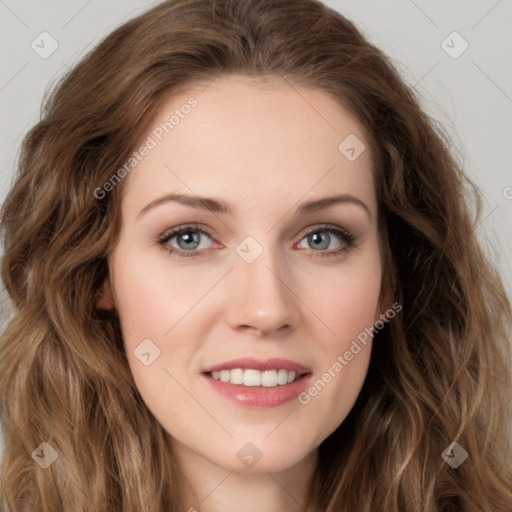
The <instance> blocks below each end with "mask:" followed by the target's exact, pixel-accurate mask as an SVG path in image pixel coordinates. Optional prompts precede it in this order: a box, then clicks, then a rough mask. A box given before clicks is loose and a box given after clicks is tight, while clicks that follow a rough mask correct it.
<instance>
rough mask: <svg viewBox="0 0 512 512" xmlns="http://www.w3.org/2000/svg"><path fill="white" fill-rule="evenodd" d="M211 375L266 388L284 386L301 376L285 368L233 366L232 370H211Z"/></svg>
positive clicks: (242, 384)
mask: <svg viewBox="0 0 512 512" xmlns="http://www.w3.org/2000/svg"><path fill="white" fill-rule="evenodd" d="M210 375H211V376H212V377H213V378H214V379H215V380H218V381H220V382H230V383H231V384H238V385H240V386H251V387H252V386H263V387H266V388H274V387H276V386H284V385H285V384H290V383H292V382H294V381H295V380H298V379H299V378H300V377H301V375H300V374H298V373H297V372H294V371H288V370H285V369H284V368H281V369H275V370H265V371H260V370H255V369H245V370H244V369H242V368H233V369H231V370H221V371H217V372H211V373H210Z"/></svg>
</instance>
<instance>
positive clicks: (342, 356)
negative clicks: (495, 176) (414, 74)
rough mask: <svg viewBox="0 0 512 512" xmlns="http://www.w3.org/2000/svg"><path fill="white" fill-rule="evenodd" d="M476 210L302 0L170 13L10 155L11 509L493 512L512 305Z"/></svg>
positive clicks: (67, 88) (499, 503)
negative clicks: (14, 163)
mask: <svg viewBox="0 0 512 512" xmlns="http://www.w3.org/2000/svg"><path fill="white" fill-rule="evenodd" d="M470 190H472V191H473V197H474V198H475V200H476V205H477V207H478V208H479V205H480V203H479V201H480V199H479V194H478V191H477V190H476V188H475V187H474V185H473V184H472V183H471V181H470V180H469V179H468V178H467V177H466V176H465V175H464V174H463V172H462V170H461V169H460V168H459V167H458V164H457V162H455V160H454V159H453V158H452V157H451V156H450V154H449V152H448V150H447V143H446V140H445V139H444V138H443V135H442V134H441V133H440V131H439V130H438V129H437V128H435V127H434V124H433V122H432V121H431V120H430V119H429V118H428V117H427V116H426V114H425V113H423V112H422V111H421V109H420V108H419V106H418V103H417V101H416V99H415V97H414V95H413V94H412V92H411V91H410V89H409V88H408V87H407V86H406V85H405V84H404V83H403V82H402V80H401V79H400V77H399V76H398V74H397V73H396V71H395V70H394V69H393V68H392V66H391V65H390V63H389V61H388V60H387V59H386V57H385V56H384V55H383V54H382V53H381V52H380V51H379V50H378V49H376V48H375V47H373V46H372V45H370V44H369V43H368V42H367V41H366V40H365V39H364V38H363V37H362V36H361V34H360V33H359V32H358V31H357V30H356V29H355V27H354V26H353V25H352V24H351V23H350V22H349V21H347V20H346V19H344V18H343V17H342V16H341V15H339V14H337V13H336V12H334V11H332V10H330V9H328V8H326V7H325V6H324V5H322V4H321V3H319V2H317V1H314V0H301V1H299V2H297V1H295V0H294V1H291V0H280V1H278V2H270V1H268V0H247V1H244V2H236V1H227V2H220V1H219V2H212V1H211V0H170V1H166V2H163V3H161V4H159V5H157V6H156V7H154V8H153V9H151V10H150V11H148V12H146V13H144V14H142V15H140V16H139V17H137V18H135V19H133V20H131V21H129V22H128V23H126V24H125V25H123V26H122V27H120V28H118V29H117V30H115V31H114V32H113V33H112V34H111V35H110V36H108V37H107V38H106V39H105V40H104V41H103V42H102V43H101V44H100V45H99V46H98V47H97V48H95V49H94V50H93V51H92V52H91V53H90V54H89V55H88V56H86V57H85V58H84V59H83V60H82V61H81V62H80V63H79V64H78V65H77V66H76V67H75V68H74V69H73V70H72V71H71V72H70V73H69V74H68V76H66V77H65V79H64V80H63V81H62V82H61V84H60V85H59V86H58V87H57V88H56V90H55V91H54V93H53V95H52V96H51V97H50V99H49V101H48V102H47V104H46V106H45V110H44V115H43V118H42V120H41V121H40V122H39V123H38V124H37V125H36V126H35V127H34V128H33V129H32V130H31V131H30V133H29V134H28V135H27V137H26V139H25V140H24V143H23V147H22V153H21V157H20V162H19V173H18V177H17V180H16V182H15V184H14V186H13V189H12V190H11V192H10V194H9V195H8V197H7V200H6V202H5V204H4V206H3V212H2V218H1V224H2V228H3V230H4V246H5V255H4V259H3V266H2V277H3V279H4V282H5V285H6V288H7V290H8V292H9V295H10V297H11V298H12V301H13V304H14V306H15V307H16V312H15V314H14V316H13V318H12V319H11V322H10V323H9V325H8V327H7V329H6V331H5V332H4V334H3V336H2V338H1V342H0V361H1V362H0V369H1V371H0V375H1V377H0V384H1V393H2V394H1V404H2V407H1V410H2V425H3V431H4V439H5V457H4V461H3V470H2V487H1V492H2V494H3V496H4V497H3V501H4V506H5V508H6V509H7V510H10V511H12V512H18V511H22V510H37V511H50V510H83V511H98V510H109V511H113V510H119V511H121V510H122V511H123V512H128V511H139V510H143V511H149V510H151V511H160V510H161V511H164V510H165V511H167V510H189V511H192V510H201V511H207V512H208V511H217V510H222V511H229V510H240V509H243V510H245V511H253V510H254V511H256V510H291V511H293V510H314V511H329V512H334V511H342V510H361V511H362V510H366V511H371V510H380V511H390V512H391V511H397V510H404V511H425V512H426V511H429V512H430V511H432V512H434V511H441V510H450V511H483V510H488V511H490V510H493V511H497V510H500V511H505V510H510V509H511V507H512V491H511V484H512V475H511V472H510V469H509V466H510V460H511V447H510V431H509V427H508V425H509V423H508V422H509V420H510V396H511V379H510V377H511V375H510V369H509V366H508V364H507V362H508V361H509V360H510V345H509V342H510V340H509V338H507V335H509V333H508V328H509V326H510V324H511V320H512V313H511V307H510V303H509V302H508V300H507V297H506V294H505V292H504V289H503V286H502V283H501V280H500V278H499V276H498V275H497V273H496V271H495V270H494V269H493V267H492V265H491V264H490V263H489V262H488V261H487V260H486V258H485V255H484V253H483V251H482V249H481V248H480V246H479V243H478V240H477V237H476V234H475V229H474V228H475V225H476V222H477V220H478V215H479V212H480V211H479V209H478V210H477V218H476V219H471V217H470V214H469V211H470V205H469V199H470V197H469V191H470Z"/></svg>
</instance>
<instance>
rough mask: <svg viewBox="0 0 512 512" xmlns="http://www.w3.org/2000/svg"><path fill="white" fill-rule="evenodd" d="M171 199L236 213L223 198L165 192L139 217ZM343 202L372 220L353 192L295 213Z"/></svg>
mask: <svg viewBox="0 0 512 512" xmlns="http://www.w3.org/2000/svg"><path fill="white" fill-rule="evenodd" d="M169 201H174V202H177V203H180V204H184V205H187V206H191V207H192V208H197V209H200V210H206V211H210V212H213V213H223V214H227V215H234V213H235V209H234V208H233V206H232V205H230V204H229V203H226V202H225V201H223V200H221V199H216V198H213V197H201V196H196V195H188V194H178V193H171V194H165V195H164V196H162V197H159V198H158V199H155V200H153V201H151V202H150V203H149V204H147V205H146V206H145V207H144V208H143V209H142V210H141V211H140V212H139V214H138V215H137V218H140V217H141V216H142V215H144V214H145V213H146V212H148V211H149V210H151V209H152V208H154V207H155V206H158V205H161V204H163V203H167V202H169ZM343 203H349V204H355V205H357V206H360V207H362V208H363V210H364V211H365V212H366V213H367V215H368V217H369V218H370V220H371V219H372V212H371V210H370V208H369V207H368V205H367V204H366V203H365V202H363V201H362V200H361V199H359V198H358V197H356V196H354V195H352V194H337V195H333V196H328V197H322V198H320V199H313V200H310V201H306V202H305V203H302V204H301V205H300V206H299V207H298V208H297V209H296V210H295V213H296V214H298V215H306V214H308V213H313V212H316V211H319V210H323V209H325V208H328V207H330V206H332V205H335V204H343Z"/></svg>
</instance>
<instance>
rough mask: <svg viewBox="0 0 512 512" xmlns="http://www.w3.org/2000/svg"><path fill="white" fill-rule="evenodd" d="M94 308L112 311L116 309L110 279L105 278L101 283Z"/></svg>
mask: <svg viewBox="0 0 512 512" xmlns="http://www.w3.org/2000/svg"><path fill="white" fill-rule="evenodd" d="M96 307H97V308H99V309H107V310H113V309H116V304H115V300H114V295H113V293H112V287H111V285H110V277H109V276H107V277H106V279H105V281H103V283H102V285H101V287H100V289H99V290H98V293H97V296H96Z"/></svg>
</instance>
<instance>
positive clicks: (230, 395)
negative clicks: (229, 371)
mask: <svg viewBox="0 0 512 512" xmlns="http://www.w3.org/2000/svg"><path fill="white" fill-rule="evenodd" d="M203 376H204V377H205V378H206V379H207V381H208V383H209V384H210V386H212V388H213V389H214V390H215V391H217V393H219V394H220V395H222V396H223V397H224V398H227V399H228V400H231V401H232V402H235V403H236V404H238V405H242V406H246V407H261V408H264V407H277V406H279V405H283V404H285V403H286V402H289V401H290V400H293V399H294V398H296V397H297V396H298V395H299V393H301V392H302V391H304V389H305V388H306V386H307V383H308V381H309V380H310V377H311V374H307V375H303V376H302V377H301V378H300V379H298V380H296V381H294V382H291V383H290V384H284V385H282V386H281V385H277V386H275V387H272V388H267V387H264V386H242V385H238V384H231V382H221V381H220V380H215V379H214V378H213V377H211V376H210V375H203Z"/></svg>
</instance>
